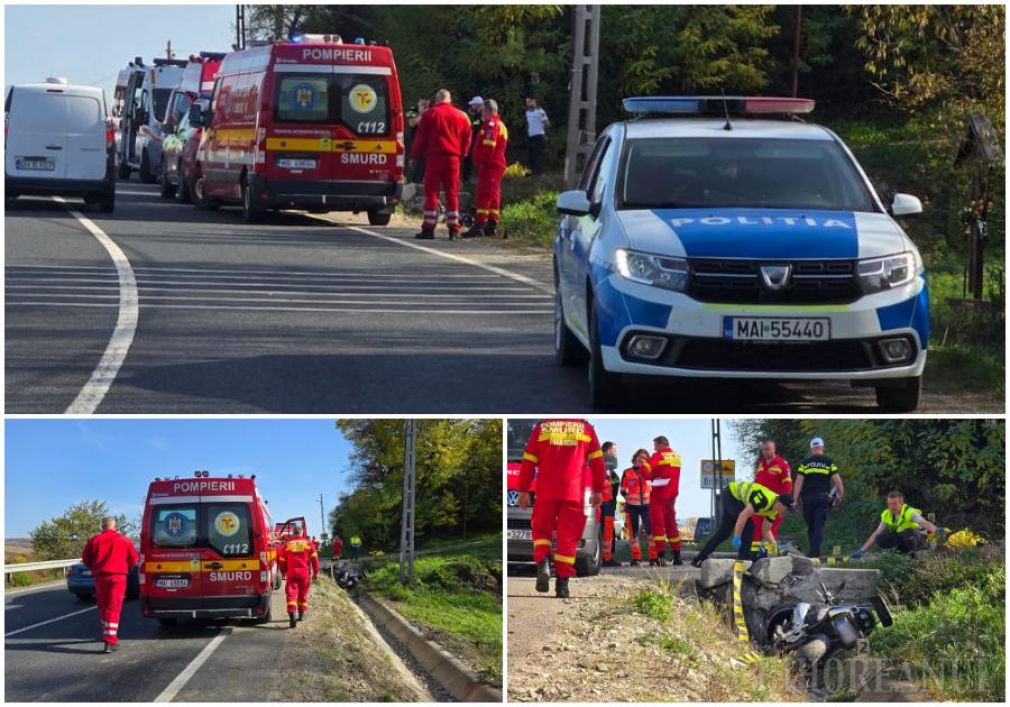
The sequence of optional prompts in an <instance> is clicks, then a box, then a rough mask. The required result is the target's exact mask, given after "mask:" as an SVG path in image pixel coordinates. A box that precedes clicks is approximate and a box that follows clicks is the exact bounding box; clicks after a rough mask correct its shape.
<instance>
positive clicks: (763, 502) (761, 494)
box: [691, 481, 793, 567]
mask: <svg viewBox="0 0 1010 707" xmlns="http://www.w3.org/2000/svg"><path fill="white" fill-rule="evenodd" d="M792 509H793V497H792V496H790V495H789V494H787V493H782V494H778V493H775V492H774V491H772V490H771V489H768V488H766V487H764V486H762V485H761V484H758V483H755V482H753V481H733V482H732V483H730V484H729V486H728V487H727V489H726V491H725V492H724V493H723V494H722V521H721V522H720V524H719V528H718V529H717V530H716V531H715V534H714V535H712V537H710V538H709V539H708V542H707V543H705V547H704V548H702V550H701V552H699V553H698V555H697V556H696V557H695V558H694V559H693V560H692V561H691V564H692V565H694V566H695V567H701V563H702V562H704V561H705V560H706V559H708V557H709V555H711V554H712V553H713V552H715V549H716V548H717V547H718V546H719V544H720V543H722V542H725V541H726V540H727V539H729V537H730V536H731V535H732V536H733V549H734V550H736V551H737V557H738V558H739V559H741V560H749V559H751V544H750V540H751V538H752V537H754V521H753V518H754V516H760V517H762V518H764V519H765V521H766V522H765V523H764V526H763V532H764V540H765V542H767V543H769V545H771V544H774V543H775V536H773V535H772V522H773V521H774V520H775V519H776V518H778V516H779V515H780V514H782V513H788V512H790V511H792ZM744 538H746V539H747V541H746V542H744V540H743V539H744Z"/></svg>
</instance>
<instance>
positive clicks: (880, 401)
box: [876, 377, 922, 412]
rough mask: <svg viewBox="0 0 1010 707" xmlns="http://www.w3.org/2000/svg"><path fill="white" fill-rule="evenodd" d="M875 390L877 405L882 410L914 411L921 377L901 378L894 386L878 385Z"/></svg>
mask: <svg viewBox="0 0 1010 707" xmlns="http://www.w3.org/2000/svg"><path fill="white" fill-rule="evenodd" d="M876 391H877V407H879V408H880V409H881V411H883V412H915V410H916V408H918V407H919V393H920V392H921V391H922V378H921V377H915V378H903V379H902V380H901V384H900V385H898V386H895V387H890V386H888V387H879V388H877V389H876Z"/></svg>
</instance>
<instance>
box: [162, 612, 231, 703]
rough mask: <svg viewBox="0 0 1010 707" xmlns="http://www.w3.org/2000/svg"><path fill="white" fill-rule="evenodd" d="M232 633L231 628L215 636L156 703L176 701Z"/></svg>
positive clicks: (176, 677) (163, 691) (222, 630)
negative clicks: (187, 684) (177, 696)
mask: <svg viewBox="0 0 1010 707" xmlns="http://www.w3.org/2000/svg"><path fill="white" fill-rule="evenodd" d="M231 632H232V629H231V627H226V628H223V629H221V633H219V634H218V635H216V636H214V638H213V640H211V642H210V643H208V644H207V645H206V646H204V647H203V650H202V651H200V652H199V653H198V654H197V656H196V657H195V658H193V660H191V661H190V663H189V665H187V666H186V667H185V668H183V670H182V672H181V673H179V674H178V675H176V676H175V679H174V680H172V682H170V683H169V684H168V687H166V688H165V689H164V690H162V691H161V694H160V695H158V696H157V697H155V698H154V701H155V702H171V701H172V700H174V699H175V697H176V695H178V694H179V691H180V690H182V688H184V687H186V683H187V682H189V681H190V680H191V679H192V678H193V676H194V675H196V671H197V670H199V669H200V666H201V665H203V664H204V663H206V662H207V659H208V658H210V656H211V653H213V652H214V651H216V650H217V647H218V646H220V645H221V643H222V642H224V639H226V638H228V636H230V635H231Z"/></svg>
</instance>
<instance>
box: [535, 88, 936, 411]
mask: <svg viewBox="0 0 1010 707" xmlns="http://www.w3.org/2000/svg"><path fill="white" fill-rule="evenodd" d="M625 108H626V110H628V111H629V112H630V113H632V114H634V115H635V118H634V119H632V120H627V121H623V122H618V123H614V124H612V125H610V126H608V127H607V129H606V130H604V131H603V133H602V134H601V136H600V138H599V139H598V141H597V143H596V145H595V147H594V150H593V152H592V154H591V156H590V158H589V160H588V161H587V163H586V167H585V170H584V172H583V175H582V179H581V182H580V183H579V185H578V189H575V190H572V191H566V192H563V193H562V194H561V195H560V196H559V197H558V203H557V206H558V211H559V212H560V213H561V214H562V215H563V217H562V220H561V223H560V226H559V228H558V232H557V235H556V238H555V241H554V274H555V284H556V292H557V295H556V301H555V316H554V345H555V353H556V357H557V359H558V362H559V363H560V364H561V365H566V366H570V365H577V364H582V363H585V362H586V361H587V359H588V367H589V392H590V397H591V401H592V403H593V404H594V405H595V406H597V407H610V406H612V405H615V404H617V403H619V402H620V398H621V396H622V391H623V390H624V386H623V385H622V384H621V378H622V376H624V375H637V376H657V377H663V378H668V379H678V378H681V379H682V378H722V379H766V380H775V381H788V380H806V381H817V380H844V381H848V382H850V383H851V384H852V385H856V386H867V387H872V388H874V389H875V392H876V399H877V404H878V406H879V407H880V408H881V409H882V410H884V411H886V412H910V411H913V410H915V409H916V407H917V406H918V403H919V391H920V382H921V377H922V371H923V368H924V367H925V365H926V350H927V347H928V344H929V296H928V290H927V286H926V275H925V271H924V268H923V263H922V258H921V257H920V255H919V251H918V249H917V248H916V247H915V244H914V243H912V241H911V239H909V237H908V236H907V235H906V234H905V232H904V231H903V230H902V228H901V226H900V225H899V224H898V222H897V220H896V219H898V218H901V217H907V216H912V215H914V214H918V213H920V212H921V211H922V204H921V202H920V201H919V199H917V198H916V197H914V196H911V195H908V194H900V193H896V194H893V195H891V196H890V198H889V199H888V200H887V202H886V203H885V202H884V201H883V200H881V198H880V196H878V194H877V193H876V192H875V191H874V189H873V186H872V185H871V184H870V180H869V179H868V178H867V176H866V174H865V173H864V172H863V170H862V168H861V167H860V166H859V164H858V163H857V162H856V160H855V158H854V157H853V155H852V153H851V152H850V151H849V149H848V148H847V147H846V146H845V144H844V143H843V142H842V141H841V139H840V138H839V137H838V136H837V135H835V134H834V133H833V132H831V131H830V130H828V129H826V128H823V127H820V126H817V125H812V124H809V123H805V122H802V121H798V120H795V117H796V115H797V114H802V113H807V112H809V111H811V110H812V109H813V101H810V100H806V99H792V98H789V99H776V98H742V97H733V98H721V97H720V98H706V97H670V98H660V97H650V98H633V99H627V100H626V101H625Z"/></svg>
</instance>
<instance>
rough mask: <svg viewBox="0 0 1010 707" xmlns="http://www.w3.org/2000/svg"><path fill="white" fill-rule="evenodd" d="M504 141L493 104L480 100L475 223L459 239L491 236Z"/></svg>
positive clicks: (475, 150)
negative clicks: (482, 105)
mask: <svg viewBox="0 0 1010 707" xmlns="http://www.w3.org/2000/svg"><path fill="white" fill-rule="evenodd" d="M508 141H509V131H508V129H507V128H506V127H505V123H504V122H502V119H501V117H499V115H498V103H497V101H493V100H487V101H484V123H483V124H482V125H481V128H480V132H478V133H477V144H476V145H474V148H473V163H474V165H475V166H476V167H477V195H476V196H475V197H474V207H475V208H476V209H477V221H476V222H475V223H474V225H473V227H472V228H470V229H469V230H468V231H467V232H466V233H464V234H463V238H473V237H475V236H479V235H481V234H483V235H485V236H493V235H494V234H495V229H496V228H497V226H498V222H499V221H500V220H501V180H502V177H504V176H505V167H507V166H508V162H507V161H506V159H505V148H506V147H507V146H508Z"/></svg>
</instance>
